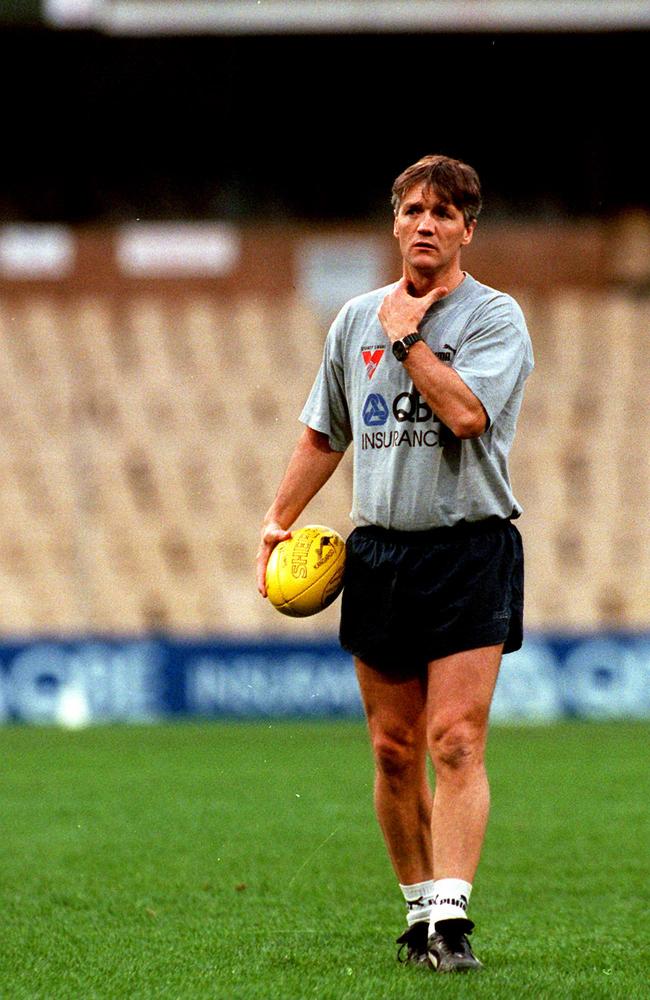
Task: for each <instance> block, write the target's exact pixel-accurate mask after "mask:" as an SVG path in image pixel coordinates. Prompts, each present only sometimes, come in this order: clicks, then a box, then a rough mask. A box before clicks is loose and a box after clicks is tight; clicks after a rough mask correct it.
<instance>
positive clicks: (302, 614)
mask: <svg viewBox="0 0 650 1000" xmlns="http://www.w3.org/2000/svg"><path fill="white" fill-rule="evenodd" d="M344 567H345V542H344V540H343V539H342V538H341V536H340V535H339V534H338V532H336V531H333V530H332V529H331V528H325V527H323V525H322V524H308V525H306V526H305V527H304V528H298V529H297V530H296V531H294V532H293V533H292V535H291V538H289V539H287V541H286V542H280V543H279V544H278V545H276V546H275V548H274V549H273V552H272V553H271V558H270V559H269V563H268V566H267V568H266V590H267V593H268V596H269V600H270V602H271V604H272V605H273V607H274V608H277V609H278V611H281V612H282V614H283V615H290V616H291V617H292V618H307V617H308V616H309V615H315V614H317V612H319V611H322V610H323V608H326V607H327V606H328V605H329V604H331V603H332V601H335V600H336V598H337V597H338V596H339V594H340V593H341V590H342V589H343V570H344Z"/></svg>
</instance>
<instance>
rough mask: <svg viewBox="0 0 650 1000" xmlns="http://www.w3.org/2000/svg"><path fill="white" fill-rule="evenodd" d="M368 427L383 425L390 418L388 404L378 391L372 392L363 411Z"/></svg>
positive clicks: (364, 420)
mask: <svg viewBox="0 0 650 1000" xmlns="http://www.w3.org/2000/svg"><path fill="white" fill-rule="evenodd" d="M361 415H362V417H363V422H364V424H365V425H366V427H383V426H384V424H385V423H386V421H387V420H388V404H387V403H386V400H385V399H384V397H383V396H382V395H381V394H380V393H378V392H371V393H370V395H369V396H368V398H367V399H366V401H365V403H364V404H363V410H362V413H361Z"/></svg>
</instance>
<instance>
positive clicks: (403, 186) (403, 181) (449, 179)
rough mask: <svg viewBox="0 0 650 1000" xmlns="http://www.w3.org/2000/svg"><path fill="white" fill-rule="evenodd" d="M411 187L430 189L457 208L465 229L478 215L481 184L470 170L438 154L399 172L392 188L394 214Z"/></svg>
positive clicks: (462, 164) (424, 157) (472, 170)
mask: <svg viewBox="0 0 650 1000" xmlns="http://www.w3.org/2000/svg"><path fill="white" fill-rule="evenodd" d="M414 184H425V185H426V186H427V187H432V188H434V190H435V191H437V192H438V194H440V195H441V197H443V198H444V199H445V200H446V201H448V202H451V204H452V205H455V206H456V208H458V209H459V210H460V211H461V212H462V213H463V216H464V218H465V225H469V223H470V222H474V221H475V220H476V219H477V218H478V215H479V212H480V211H481V204H482V201H481V182H480V181H479V179H478V174H477V173H476V171H475V170H474V168H473V167H470V166H468V165H467V163H462V162H461V161H460V160H452V159H451V157H449V156H442V155H440V154H436V155H432V156H423V157H422V159H421V160H418V161H417V163H413V164H411V166H410V167H407V168H406V170H403V171H402V173H401V174H400V175H399V177H397V178H396V180H395V183H394V184H393V192H392V198H391V204H392V206H393V210H394V212H395V214H397V212H398V210H399V207H400V204H401V203H402V199H403V198H404V195H405V194H406V192H407V191H408V190H409V189H410V188H412V187H413V186H414Z"/></svg>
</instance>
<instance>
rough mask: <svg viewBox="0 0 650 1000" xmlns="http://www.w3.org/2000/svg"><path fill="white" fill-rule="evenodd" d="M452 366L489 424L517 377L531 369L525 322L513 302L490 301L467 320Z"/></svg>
mask: <svg viewBox="0 0 650 1000" xmlns="http://www.w3.org/2000/svg"><path fill="white" fill-rule="evenodd" d="M453 367H454V369H455V371H456V372H457V373H458V374H459V375H460V377H461V378H462V380H463V382H464V383H465V385H467V386H468V388H469V389H471V391H472V392H473V393H474V395H475V396H476V397H477V398H478V399H479V400H480V401H481V403H482V404H483V406H484V407H485V411H486V413H487V415H488V419H489V421H490V424H492V423H493V422H494V421H495V420H496V418H497V417H498V416H499V414H500V413H501V411H502V410H503V408H504V406H505V405H506V403H507V402H508V400H509V399H510V396H511V395H512V391H513V389H514V387H515V385H516V384H517V381H518V379H519V378H520V376H521V375H523V377H524V378H526V377H527V376H528V375H529V374H530V372H531V371H532V368H533V362H532V350H531V347H530V338H529V336H528V330H527V329H526V321H525V320H524V317H523V313H522V312H521V310H520V309H519V307H518V306H517V304H516V302H514V300H512V299H507V298H505V297H504V298H502V299H499V300H496V301H494V302H491V303H489V304H488V306H487V308H486V309H485V310H481V311H480V313H479V314H478V315H476V316H475V317H473V318H472V319H470V323H469V327H468V332H467V334H466V336H465V338H464V339H463V341H462V343H461V345H460V346H459V348H458V351H457V353H456V356H455V358H454V361H453Z"/></svg>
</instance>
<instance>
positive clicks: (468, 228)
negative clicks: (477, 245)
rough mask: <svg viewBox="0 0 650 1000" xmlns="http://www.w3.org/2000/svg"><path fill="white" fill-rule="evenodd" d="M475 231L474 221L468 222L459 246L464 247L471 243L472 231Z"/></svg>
mask: <svg viewBox="0 0 650 1000" xmlns="http://www.w3.org/2000/svg"><path fill="white" fill-rule="evenodd" d="M475 229H476V219H474V220H473V222H470V224H469V225H468V226H465V235H464V236H463V239H462V242H461V245H462V246H464V247H466V246H467V244H468V243H471V242H472V236H473V235H474V230H475Z"/></svg>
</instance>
